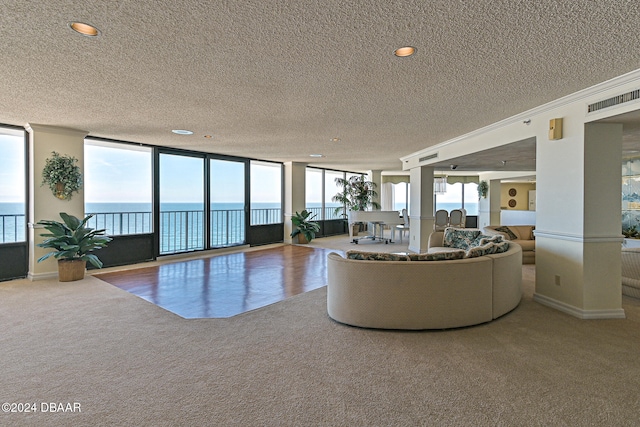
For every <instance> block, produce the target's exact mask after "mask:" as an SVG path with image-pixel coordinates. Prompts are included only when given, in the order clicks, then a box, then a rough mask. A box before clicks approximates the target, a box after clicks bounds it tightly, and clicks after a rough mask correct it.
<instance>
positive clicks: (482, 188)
mask: <svg viewBox="0 0 640 427" xmlns="http://www.w3.org/2000/svg"><path fill="white" fill-rule="evenodd" d="M488 192H489V184H487V181H480V183H479V184H478V198H480V197H483V198H486V197H487V193H488Z"/></svg>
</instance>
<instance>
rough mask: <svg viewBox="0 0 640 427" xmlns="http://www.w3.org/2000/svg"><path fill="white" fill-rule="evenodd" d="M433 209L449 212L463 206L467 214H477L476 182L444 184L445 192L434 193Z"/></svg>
mask: <svg viewBox="0 0 640 427" xmlns="http://www.w3.org/2000/svg"><path fill="white" fill-rule="evenodd" d="M435 198H436V203H435V209H436V210H440V209H444V210H446V211H449V212H451V211H452V210H454V209H462V208H464V209H465V210H466V211H467V215H478V184H476V183H474V182H468V183H462V182H456V183H454V184H448V183H447V185H446V192H444V193H441V194H436V196H435Z"/></svg>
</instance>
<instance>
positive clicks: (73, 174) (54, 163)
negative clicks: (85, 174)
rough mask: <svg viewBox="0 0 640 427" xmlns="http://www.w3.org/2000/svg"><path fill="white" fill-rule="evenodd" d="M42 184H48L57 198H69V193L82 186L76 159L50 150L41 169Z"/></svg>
mask: <svg viewBox="0 0 640 427" xmlns="http://www.w3.org/2000/svg"><path fill="white" fill-rule="evenodd" d="M42 185H46V186H48V187H49V188H50V189H51V191H52V192H53V194H54V196H56V197H57V198H59V199H63V200H69V199H71V195H72V194H73V193H74V192H77V191H78V190H80V189H81V188H82V173H81V172H80V167H79V166H78V159H76V158H75V157H72V156H67V155H61V154H59V153H56V152H55V151H52V152H51V157H49V158H48V159H46V160H45V164H44V169H43V170H42Z"/></svg>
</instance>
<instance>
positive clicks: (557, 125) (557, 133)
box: [549, 118, 562, 141]
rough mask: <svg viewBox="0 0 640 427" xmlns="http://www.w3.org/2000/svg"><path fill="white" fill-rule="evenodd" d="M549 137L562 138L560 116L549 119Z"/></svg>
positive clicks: (553, 139) (553, 138) (552, 138)
mask: <svg viewBox="0 0 640 427" xmlns="http://www.w3.org/2000/svg"><path fill="white" fill-rule="evenodd" d="M549 139H550V140H551V141H555V140H558V139H562V118H559V119H551V120H549Z"/></svg>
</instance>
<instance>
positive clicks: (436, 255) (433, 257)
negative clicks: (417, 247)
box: [409, 249, 465, 261]
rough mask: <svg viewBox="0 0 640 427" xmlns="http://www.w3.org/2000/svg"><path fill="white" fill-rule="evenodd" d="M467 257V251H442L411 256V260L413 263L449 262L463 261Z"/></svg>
mask: <svg viewBox="0 0 640 427" xmlns="http://www.w3.org/2000/svg"><path fill="white" fill-rule="evenodd" d="M464 256H465V251H463V250H462V249H459V250H453V251H441V252H432V253H423V254H409V260H411V261H449V260H452V259H462V258H464Z"/></svg>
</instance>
